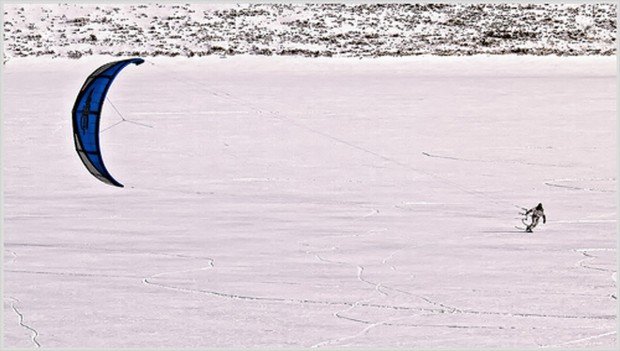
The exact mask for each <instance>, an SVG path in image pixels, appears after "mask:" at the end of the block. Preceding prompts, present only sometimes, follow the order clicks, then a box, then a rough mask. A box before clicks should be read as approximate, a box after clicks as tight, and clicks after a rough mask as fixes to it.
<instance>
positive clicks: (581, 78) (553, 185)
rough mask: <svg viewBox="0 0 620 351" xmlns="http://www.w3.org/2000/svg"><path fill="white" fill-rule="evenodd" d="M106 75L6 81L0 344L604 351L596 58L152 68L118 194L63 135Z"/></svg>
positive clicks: (605, 225)
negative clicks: (522, 213)
mask: <svg viewBox="0 0 620 351" xmlns="http://www.w3.org/2000/svg"><path fill="white" fill-rule="evenodd" d="M110 60H113V59H110V58H105V57H89V58H84V59H81V60H78V61H73V60H64V59H57V60H52V59H43V58H38V59H36V58H29V59H14V60H11V61H10V62H9V63H8V64H7V65H6V66H5V67H4V75H3V77H2V78H3V98H2V102H3V106H2V108H3V118H2V123H3V131H2V133H3V136H2V143H3V144H2V150H3V155H2V156H3V157H2V158H3V183H4V188H3V190H4V211H3V213H4V223H3V232H4V262H3V269H4V286H3V287H4V289H3V294H4V342H5V346H7V347H11V348H17V347H28V348H29V347H36V346H38V345H40V346H42V347H56V348H67V347H106V348H118V347H154V346H159V347H168V348H172V347H188V348H191V347H300V348H307V347H316V348H322V347H331V348H338V347H344V346H354V347H369V348H370V347H372V348H377V347H414V348H440V347H441V348H459V347H468V348H478V347H494V348H508V347H509V348H536V347H561V348H567V347H570V348H592V347H595V346H597V347H601V346H602V347H608V348H611V347H613V346H614V345H615V344H616V338H617V335H616V312H617V296H616V290H617V288H616V266H617V264H616V202H617V201H616V196H617V195H616V155H617V147H616V140H617V135H616V76H615V74H616V65H615V57H598V58H597V57H581V58H557V57H516V56H514V57H510V56H509V57H468V58H437V57H417V58H398V59H397V58H391V59H376V60H367V59H363V60H357V59H344V58H333V59H326V58H325V59H304V58H285V57H277V58H276V57H271V58H269V57H233V58H228V59H219V58H213V57H211V58H205V59H179V58H177V59H170V58H151V59H149V60H147V62H146V63H145V64H143V65H141V66H138V67H136V66H133V65H132V66H129V67H127V68H126V69H125V70H124V71H123V72H122V73H121V74H120V75H119V77H118V78H117V80H116V81H115V83H114V84H113V86H112V88H111V90H110V93H109V95H108V97H109V99H110V101H108V102H107V103H106V104H105V105H104V112H103V118H102V128H107V127H111V128H109V129H106V130H105V131H104V132H103V133H102V150H103V157H104V160H105V162H106V165H107V167H108V169H109V170H110V173H111V174H112V175H113V176H114V177H115V178H116V179H117V180H119V181H120V182H121V183H123V184H125V186H126V187H125V188H123V189H120V188H114V187H111V186H107V185H105V184H103V183H101V182H99V181H97V180H96V179H95V178H94V177H92V176H91V175H90V174H88V172H87V171H86V169H85V168H84V166H83V165H82V163H81V161H80V160H79V158H78V156H77V154H76V152H75V150H74V145H73V140H72V134H71V122H70V121H71V119H70V111H71V108H72V105H73V102H74V99H75V96H76V95H77V92H78V90H79V88H80V87H81V85H82V83H83V82H84V79H85V78H86V76H87V75H88V74H90V73H91V72H92V71H93V70H94V69H96V68H97V67H99V66H100V65H101V64H103V63H105V62H108V61H110ZM114 108H116V109H117V110H118V111H120V113H122V115H123V116H124V118H125V119H127V122H121V123H118V122H119V121H122V119H121V117H120V116H119V114H117V113H116V112H115V109H114ZM538 202H542V203H543V204H544V206H545V210H546V214H547V223H546V224H540V225H539V226H538V227H537V228H536V229H535V230H534V233H532V234H529V233H524V232H522V231H519V230H517V229H515V227H514V226H515V225H520V220H519V215H518V213H517V212H518V211H519V209H518V208H517V207H516V206H524V207H528V208H529V207H533V206H535V205H536V204H537V203H538Z"/></svg>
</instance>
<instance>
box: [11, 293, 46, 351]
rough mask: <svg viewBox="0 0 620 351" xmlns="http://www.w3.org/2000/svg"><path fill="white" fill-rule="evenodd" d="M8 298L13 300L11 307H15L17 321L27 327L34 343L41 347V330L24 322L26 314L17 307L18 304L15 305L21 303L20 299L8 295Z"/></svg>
mask: <svg viewBox="0 0 620 351" xmlns="http://www.w3.org/2000/svg"><path fill="white" fill-rule="evenodd" d="M7 299H8V300H11V308H12V309H13V312H15V314H17V318H18V319H17V321H18V323H19V325H20V326H22V327H23V328H25V329H27V330H28V331H29V332H30V333H31V336H30V340H31V341H32V343H33V344H34V345H35V346H36V347H37V348H39V347H41V344H40V343H39V341H38V340H37V337H38V336H39V332H38V331H37V330H36V329H35V328H33V327H32V326H30V325H28V324H26V323H25V322H24V319H25V318H24V315H23V313H21V312H20V311H19V309H18V308H17V306H16V305H15V304H16V303H20V301H19V300H18V299H16V298H14V297H7Z"/></svg>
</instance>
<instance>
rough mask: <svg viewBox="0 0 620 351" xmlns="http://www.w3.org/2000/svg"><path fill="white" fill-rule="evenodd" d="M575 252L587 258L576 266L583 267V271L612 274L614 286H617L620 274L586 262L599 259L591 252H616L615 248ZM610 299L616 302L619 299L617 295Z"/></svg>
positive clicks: (585, 249)
mask: <svg viewBox="0 0 620 351" xmlns="http://www.w3.org/2000/svg"><path fill="white" fill-rule="evenodd" d="M573 251H575V252H579V253H581V254H582V255H583V256H585V257H584V258H582V259H581V260H579V261H578V262H577V263H576V264H575V265H576V266H578V267H581V268H583V269H589V270H594V271H599V272H611V280H612V281H613V282H614V285H616V279H617V274H618V272H616V271H615V270H613V269H609V268H601V267H596V266H593V265H591V264H587V263H586V262H593V261H594V260H595V259H596V258H597V257H598V256H596V255H593V254H591V253H590V252H596V251H616V249H613V248H584V249H574V250H573ZM609 297H611V298H612V299H614V300H617V299H618V297H617V296H616V295H614V294H611V295H610V296H609Z"/></svg>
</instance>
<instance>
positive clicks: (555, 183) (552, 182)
mask: <svg viewBox="0 0 620 351" xmlns="http://www.w3.org/2000/svg"><path fill="white" fill-rule="evenodd" d="M604 181H607V182H614V183H615V181H616V178H590V179H585V178H584V179H581V178H561V179H550V180H548V181H545V182H544V183H545V185H547V186H550V187H554V188H563V189H570V190H582V191H591V192H598V193H615V192H616V190H615V189H613V190H610V189H599V188H588V187H580V186H574V185H564V184H559V183H562V182H604Z"/></svg>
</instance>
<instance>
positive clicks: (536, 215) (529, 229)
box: [525, 204, 547, 233]
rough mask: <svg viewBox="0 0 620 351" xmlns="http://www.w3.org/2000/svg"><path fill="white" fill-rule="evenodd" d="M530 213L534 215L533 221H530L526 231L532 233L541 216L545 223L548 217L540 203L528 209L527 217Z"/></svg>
mask: <svg viewBox="0 0 620 351" xmlns="http://www.w3.org/2000/svg"><path fill="white" fill-rule="evenodd" d="M530 214H531V216H532V223H530V224H529V225H528V226H527V228H525V231H526V232H528V233H531V232H532V229H533V228H534V227H536V226H537V225H538V221H539V220H540V218H541V217H542V220H543V223H547V217H546V216H545V210H544V209H543V205H542V204H538V205H537V206H536V207H534V208H531V209H529V210H527V211H526V212H525V217H526V218H527V216H528V215H530Z"/></svg>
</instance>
